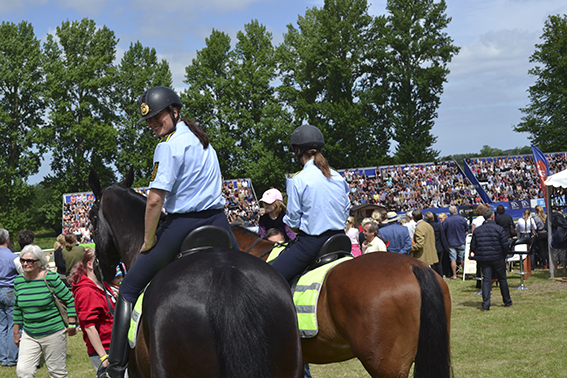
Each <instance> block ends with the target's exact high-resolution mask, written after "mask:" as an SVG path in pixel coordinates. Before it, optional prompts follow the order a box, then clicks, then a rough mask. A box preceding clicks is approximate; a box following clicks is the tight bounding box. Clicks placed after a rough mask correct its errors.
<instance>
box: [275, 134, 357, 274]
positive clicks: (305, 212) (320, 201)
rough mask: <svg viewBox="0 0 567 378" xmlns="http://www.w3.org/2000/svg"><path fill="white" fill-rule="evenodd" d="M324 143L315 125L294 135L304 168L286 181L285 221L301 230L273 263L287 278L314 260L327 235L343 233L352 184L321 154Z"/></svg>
mask: <svg viewBox="0 0 567 378" xmlns="http://www.w3.org/2000/svg"><path fill="white" fill-rule="evenodd" d="M324 145H325V139H324V137H323V134H322V133H321V130H319V129H318V128H317V127H315V126H311V125H302V126H299V127H298V128H297V129H295V131H294V132H293V133H292V135H291V148H292V151H293V152H294V154H295V157H296V159H297V161H298V162H299V164H300V165H301V166H302V167H303V170H301V171H300V172H298V173H296V174H295V175H294V176H293V177H292V178H290V179H289V180H288V181H287V186H286V192H287V198H288V200H287V213H286V215H285V217H284V219H283V221H284V223H286V224H287V225H288V226H289V227H290V228H292V229H299V234H298V237H297V239H296V242H295V243H294V244H293V245H291V246H290V247H289V248H288V249H287V250H285V251H284V252H283V253H282V254H281V255H280V256H279V257H278V258H277V259H275V260H274V262H273V263H272V265H273V266H274V268H276V269H277V270H278V271H279V272H280V273H281V274H282V275H283V276H284V278H285V279H286V280H288V281H290V280H291V279H292V278H293V277H295V276H296V275H298V274H300V273H301V272H303V270H304V269H305V268H307V267H308V266H309V265H310V264H311V263H312V262H313V260H314V259H315V257H316V256H317V253H318V252H319V250H320V249H321V246H322V245H323V243H325V241H327V239H329V238H330V237H331V236H333V235H335V234H344V224H345V221H346V219H347V218H348V215H349V209H350V201H349V198H348V192H349V186H348V184H347V183H346V181H345V180H344V179H343V177H342V176H341V175H340V174H339V173H337V172H336V171H335V170H333V169H331V168H330V167H329V163H328V162H327V159H325V157H324V156H323V155H322V154H321V149H322V148H323V146H324Z"/></svg>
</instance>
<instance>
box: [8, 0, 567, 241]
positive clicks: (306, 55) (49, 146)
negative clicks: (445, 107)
mask: <svg viewBox="0 0 567 378" xmlns="http://www.w3.org/2000/svg"><path fill="white" fill-rule="evenodd" d="M554 17H555V18H554ZM450 22H451V18H450V17H448V16H447V15H446V3H445V1H444V0H439V1H437V2H435V1H433V0H388V1H387V4H386V13H385V14H384V15H380V16H372V15H370V14H369V4H368V2H367V1H366V0H326V1H325V2H324V5H323V6H321V7H313V8H309V9H307V10H306V12H305V14H304V15H299V16H298V19H297V20H296V21H295V23H290V24H289V25H288V27H287V32H286V33H284V36H283V37H284V38H283V42H282V43H281V44H279V45H274V43H273V39H272V35H271V33H269V32H268V31H267V29H266V27H265V26H264V25H262V24H261V23H260V22H259V21H258V20H252V21H251V22H250V23H248V24H246V25H244V27H243V29H242V30H241V31H240V32H238V34H237V35H236V39H235V40H234V41H233V40H231V38H230V37H229V35H228V34H227V33H225V32H223V31H220V30H216V29H213V31H212V32H211V34H210V36H209V37H208V38H206V40H205V47H204V48H202V49H201V50H199V51H197V54H196V57H195V58H194V59H193V60H192V62H190V64H189V65H187V66H186V68H185V77H184V81H183V82H184V84H185V85H186V89H185V90H183V91H182V92H181V93H180V94H181V99H182V102H183V105H184V109H183V110H182V115H184V116H187V117H190V118H194V119H196V120H197V122H198V123H199V124H200V125H201V127H202V128H203V129H204V130H205V131H206V132H207V133H208V134H209V136H210V138H211V142H212V145H213V146H214V147H215V149H216V150H217V153H218V156H219V160H220V163H221V168H222V172H223V175H224V177H226V178H232V177H250V178H252V181H253V183H254V184H255V186H256V189H257V190H263V189H265V188H268V187H271V186H275V187H280V188H283V184H284V183H283V180H284V173H287V172H291V171H294V170H297V169H298V166H297V165H294V164H295V163H294V162H293V159H292V154H291V153H290V152H289V135H290V134H291V132H292V130H293V129H294V128H295V127H297V126H299V125H301V124H302V123H310V124H313V125H316V126H318V127H320V128H321V130H322V131H323V133H324V136H325V139H326V141H327V145H326V150H325V155H326V157H327V158H328V160H329V162H330V164H331V165H332V166H334V167H337V168H342V167H355V166H373V165H382V164H396V163H413V162H423V161H434V160H436V159H437V158H438V157H439V152H438V151H436V150H434V149H433V148H432V146H433V144H434V143H435V141H436V137H435V136H434V135H433V134H432V133H431V129H432V127H433V125H434V121H435V118H436V117H437V110H438V108H439V105H440V96H441V94H442V93H443V86H444V84H445V82H446V81H447V76H448V74H449V69H448V67H447V65H448V63H449V62H450V61H451V60H452V58H453V57H454V56H455V55H456V54H457V53H458V52H459V47H457V46H455V45H454V44H453V40H452V38H451V37H450V36H449V35H448V34H447V33H446V29H447V26H448V24H449V23H450ZM556 30H559V31H561V33H563V34H561V33H556V32H555V31H556ZM564 31H565V17H559V16H551V17H550V19H549V20H548V22H546V27H545V29H544V32H545V33H544V36H542V39H544V42H543V43H542V44H541V45H537V46H536V48H537V49H538V50H537V51H536V53H535V54H534V55H533V56H532V61H534V62H542V63H544V64H545V65H546V66H544V67H536V68H534V69H533V70H532V71H530V74H533V75H538V76H540V77H541V81H538V83H536V86H534V87H533V88H531V89H530V98H531V100H532V101H533V104H531V105H529V106H528V107H526V108H525V109H524V110H525V112H526V117H525V118H524V119H523V121H522V123H520V124H519V125H518V126H515V130H517V131H528V132H530V134H531V135H532V138H533V140H536V141H539V140H540V139H544V138H546V135H555V137H554V139H555V140H558V141H563V140H564V136H565V135H567V133H565V132H562V133H561V132H560V131H557V130H556V129H553V128H552V129H550V130H548V129H546V128H544V127H543V126H542V124H544V125H545V126H546V127H547V125H548V124H549V123H547V122H546V119H552V120H554V121H555V120H556V123H559V122H563V123H562V126H561V127H563V129H562V130H564V128H565V122H564V118H561V116H563V117H564V115H565V112H564V109H565V100H564V95H563V97H559V99H558V97H557V96H555V97H553V96H552V95H550V94H549V93H550V92H549V91H550V89H549V87H546V86H545V85H555V87H556V88H557V86H562V88H563V90H564V88H565V86H564V85H563V84H564V83H563V81H564V80H565V77H567V75H560V72H557V71H553V69H554V67H557V66H559V67H560V68H561V69H562V70H563V71H564V67H565V63H564V62H565V56H567V54H560V53H557V54H553V53H552V52H553V49H554V48H555V49H556V50H557V51H565V47H566V46H567V43H566V42H565V32H564ZM557 35H559V36H558V37H557ZM117 44H118V39H117V37H116V35H115V33H114V32H113V31H112V30H110V29H109V28H108V27H106V26H104V25H103V26H100V25H96V23H95V21H94V20H91V19H88V18H85V19H82V20H80V21H64V22H63V23H62V24H61V25H59V26H57V27H56V30H55V32H54V33H53V34H48V35H47V38H46V40H45V42H44V43H43V44H42V43H41V42H40V40H39V39H38V38H37V36H36V35H35V34H34V29H33V26H32V25H31V24H30V23H28V22H26V21H22V22H21V23H19V24H14V23H9V22H3V23H2V25H1V26H0V52H1V54H0V132H1V133H2V136H3V138H2V139H1V141H0V143H1V144H2V145H1V148H0V151H1V152H0V153H2V154H3V155H4V156H3V159H1V160H0V225H1V226H2V227H5V228H9V229H11V230H19V229H23V228H26V227H35V228H43V227H52V228H54V229H57V228H59V227H60V225H61V198H62V194H63V193H66V192H76V191H86V190H88V187H87V176H88V168H89V167H91V166H92V167H94V168H95V169H96V170H97V171H98V173H99V175H100V177H101V181H102V182H103V184H108V183H110V182H114V181H116V180H117V176H119V177H122V175H123V174H124V173H125V172H126V171H127V169H128V168H129V167H130V166H131V165H132V166H134V169H135V174H136V182H135V185H136V186H146V185H147V184H148V181H149V176H150V172H151V167H152V156H153V150H154V147H155V145H156V143H157V142H158V141H157V140H156V139H155V138H154V137H153V135H152V133H151V131H150V130H149V129H148V128H147V127H146V126H145V125H144V124H138V123H137V120H138V118H139V115H138V112H137V109H138V107H137V99H138V97H139V95H140V94H142V93H143V92H144V90H146V89H147V88H149V87H152V86H156V85H164V86H173V82H172V74H171V70H170V66H169V63H168V62H167V61H166V60H163V59H161V60H160V59H158V56H157V52H156V50H155V48H153V47H149V46H143V45H142V44H141V43H140V42H139V41H137V42H131V43H130V46H129V49H128V50H127V51H126V52H125V53H124V55H123V56H122V58H121V59H120V60H119V61H118V62H117V60H116V58H117V57H116V47H117ZM116 62H117V63H116ZM563 73H565V72H563ZM546 91H547V92H546ZM551 92H553V89H551ZM546 96H547V97H546ZM551 100H554V101H555V102H553V101H551ZM541 102H544V105H546V106H547V108H546V111H547V113H545V114H542V113H541V112H540V113H538V112H537V110H538V107H539V106H540V103H541ZM558 104H559V105H561V104H562V106H563V107H562V108H561V107H559V108H558ZM561 109H563V113H561ZM538 116H539V117H540V118H538ZM542 117H544V119H543V121H542V120H541V118H542ZM538 122H539V123H538ZM547 140H549V138H547ZM391 145H395V153H394V154H393V155H390V154H389V152H388V151H390V146H391ZM543 149H544V150H550V149H555V150H562V149H564V148H563V147H561V148H557V146H554V145H551V144H549V145H547V146H546V147H545V148H543ZM48 152H49V153H51V155H52V157H53V158H52V161H51V173H50V174H49V175H48V176H46V177H45V178H44V180H43V181H42V182H41V183H40V184H38V185H35V186H30V185H28V184H27V179H28V178H29V177H30V176H31V175H33V174H35V173H37V172H38V170H39V167H40V165H41V160H42V158H43V157H44V156H45V155H46V153H48Z"/></svg>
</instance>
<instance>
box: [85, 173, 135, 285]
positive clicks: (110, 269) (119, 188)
mask: <svg viewBox="0 0 567 378" xmlns="http://www.w3.org/2000/svg"><path fill="white" fill-rule="evenodd" d="M133 180H134V175H133V171H132V169H130V172H129V173H128V176H127V177H126V179H125V180H124V182H123V183H122V184H112V185H110V186H108V187H106V188H104V189H101V185H100V180H99V177H98V174H97V173H96V171H95V170H94V169H92V168H91V172H90V174H89V186H90V188H91V190H92V191H93V193H94V196H95V203H94V205H93V207H92V208H91V210H90V211H89V218H90V220H91V223H92V225H93V238H94V242H95V245H96V256H97V258H98V260H99V263H100V268H101V269H102V274H103V277H102V278H103V279H104V280H105V281H111V280H112V279H113V278H114V276H115V273H116V266H117V265H118V264H119V262H120V261H123V262H124V264H125V265H126V268H129V267H130V265H131V264H132V262H133V261H134V260H135V258H136V257H137V254H138V251H139V250H140V247H141V246H142V242H143V237H144V214H145V207H146V200H145V197H144V196H142V195H141V194H139V193H136V192H135V191H134V190H132V189H131V188H130V187H131V186H132V182H133Z"/></svg>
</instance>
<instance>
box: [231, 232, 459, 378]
mask: <svg viewBox="0 0 567 378" xmlns="http://www.w3.org/2000/svg"><path fill="white" fill-rule="evenodd" d="M232 232H233V233H234V235H235V236H236V239H237V240H238V244H239V247H240V248H241V249H242V250H243V251H246V252H248V253H250V254H252V255H255V256H262V258H263V259H265V258H267V254H266V252H267V251H269V250H270V249H271V248H272V247H273V246H274V243H272V242H270V241H267V240H261V239H260V240H259V237H258V235H257V234H255V233H253V232H251V231H248V230H247V229H244V228H242V227H238V226H234V227H232ZM283 253H285V252H283ZM450 319H451V296H450V294H449V288H448V286H447V284H446V283H445V281H444V280H443V279H442V278H441V277H440V276H439V275H438V274H437V273H435V272H434V271H433V270H432V269H431V268H430V267H428V266H427V265H425V264H424V263H422V262H421V261H419V260H417V259H414V258H412V257H409V256H406V255H401V254H397V253H390V252H374V253H368V254H365V255H362V256H360V257H357V258H355V259H353V260H349V261H346V262H343V263H341V264H339V265H337V266H336V267H334V268H333V269H332V270H331V271H330V272H329V273H328V274H327V276H326V278H325V281H324V282H323V285H322V288H321V293H320V296H319V300H318V302H317V321H318V326H319V332H318V334H317V335H316V336H315V337H313V338H304V339H301V344H302V349H303V361H304V363H315V364H327V363H332V362H340V361H345V360H348V359H351V358H354V357H356V358H358V359H359V360H360V362H361V363H362V364H363V366H364V368H365V369H366V371H368V373H369V374H370V375H371V376H372V377H381V378H383V377H384V378H394V377H407V376H408V375H409V373H410V369H411V366H412V364H414V363H415V366H414V377H415V378H445V377H450V376H452V368H451V356H450V346H449V341H450V340H449V335H450Z"/></svg>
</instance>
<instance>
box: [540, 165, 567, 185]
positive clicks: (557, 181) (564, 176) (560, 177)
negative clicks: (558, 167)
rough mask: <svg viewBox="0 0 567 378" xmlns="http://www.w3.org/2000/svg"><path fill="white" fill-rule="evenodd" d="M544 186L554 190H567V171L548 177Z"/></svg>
mask: <svg viewBox="0 0 567 378" xmlns="http://www.w3.org/2000/svg"><path fill="white" fill-rule="evenodd" d="M545 185H546V186H553V187H555V188H567V169H566V170H564V171H561V172H559V173H556V174H554V175H551V176H549V177H548V178H547V180H545Z"/></svg>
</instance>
